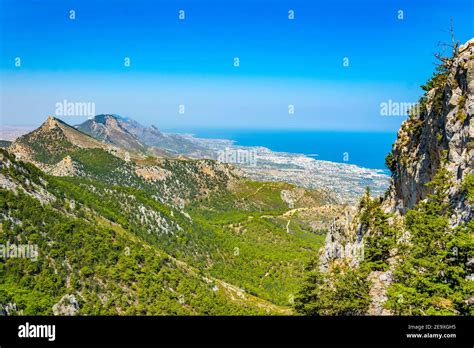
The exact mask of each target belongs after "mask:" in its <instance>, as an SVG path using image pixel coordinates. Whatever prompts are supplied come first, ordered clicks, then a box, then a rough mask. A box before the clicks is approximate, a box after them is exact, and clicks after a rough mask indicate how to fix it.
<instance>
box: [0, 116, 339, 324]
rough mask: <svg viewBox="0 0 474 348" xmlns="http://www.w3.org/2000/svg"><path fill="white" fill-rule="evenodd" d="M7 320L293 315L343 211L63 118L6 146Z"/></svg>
mask: <svg viewBox="0 0 474 348" xmlns="http://www.w3.org/2000/svg"><path fill="white" fill-rule="evenodd" d="M0 151H1V158H0V170H1V171H0V223H1V232H0V244H1V245H33V246H37V247H38V251H39V253H38V257H37V259H36V260H32V259H28V258H16V257H7V258H0V272H1V274H0V306H1V308H0V310H1V311H2V313H4V314H8V315H11V314H58V315H64V314H78V315H85V314H137V315H152V314H170V315H178V314H190V315H194V314H212V315H217V314H229V315H234V314H291V313H292V311H293V310H292V302H293V298H294V295H295V294H296V291H297V289H298V286H299V282H300V281H301V277H302V275H303V269H304V265H305V264H306V263H307V262H308V261H309V260H310V257H311V255H314V254H315V253H317V252H318V250H319V248H320V247H321V245H322V244H323V241H324V235H325V234H326V232H327V230H328V226H329V224H330V223H331V221H332V219H333V217H334V216H335V215H336V214H337V213H338V211H339V209H340V207H339V206H337V205H335V204H334V202H333V201H332V200H331V199H330V198H328V197H329V196H328V195H327V193H326V192H323V191H311V190H305V189H302V188H298V187H295V186H293V185H289V184H285V183H261V182H254V181H249V180H247V179H244V178H241V177H240V176H239V173H238V171H236V170H235V169H234V168H233V167H231V166H229V165H227V164H222V163H218V162H215V161H212V160H183V159H176V158H158V157H152V156H150V155H146V154H143V153H140V152H139V151H138V152H133V151H126V150H125V149H124V148H121V147H118V146H115V145H112V144H107V143H104V142H100V141H98V140H96V139H94V138H91V137H90V136H89V135H87V134H85V133H83V132H80V131H78V130H76V129H74V128H73V127H70V126H69V125H67V124H65V123H64V122H62V121H60V120H57V119H55V118H52V117H50V118H48V120H47V121H46V122H45V123H44V124H43V125H42V126H41V127H40V128H38V129H37V130H35V131H33V132H31V133H29V134H27V135H25V136H23V137H20V138H19V139H17V140H16V141H15V142H13V143H12V144H10V145H9V147H8V148H7V150H0Z"/></svg>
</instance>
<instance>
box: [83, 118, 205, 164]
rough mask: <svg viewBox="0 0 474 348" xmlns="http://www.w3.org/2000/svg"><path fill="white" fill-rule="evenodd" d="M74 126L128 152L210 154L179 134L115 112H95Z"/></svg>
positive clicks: (194, 156)
mask: <svg viewBox="0 0 474 348" xmlns="http://www.w3.org/2000/svg"><path fill="white" fill-rule="evenodd" d="M75 128H76V129H78V130H80V131H82V132H84V133H86V134H88V135H90V136H91V137H93V138H95V139H97V140H100V141H102V142H105V143H108V144H113V145H116V146H120V147H122V148H124V149H129V150H130V151H138V152H141V153H152V154H154V155H160V154H161V155H168V156H179V155H184V156H188V157H193V158H203V157H212V152H211V151H210V150H209V149H207V148H204V147H202V146H200V145H199V144H197V143H194V142H192V141H191V140H189V139H188V138H186V137H184V136H182V135H179V134H166V133H163V132H161V131H160V130H159V129H158V128H157V127H155V126H153V125H152V126H149V127H145V126H143V125H141V124H140V123H138V122H137V121H134V120H132V119H130V118H127V117H122V116H119V115H112V114H101V115H97V116H95V117H94V118H93V119H90V120H87V121H85V122H84V123H82V124H79V125H76V126H75ZM157 149H158V151H157ZM159 150H161V153H160V151H159Z"/></svg>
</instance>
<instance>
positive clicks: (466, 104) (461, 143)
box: [319, 39, 474, 315]
mask: <svg viewBox="0 0 474 348" xmlns="http://www.w3.org/2000/svg"><path fill="white" fill-rule="evenodd" d="M423 89H424V90H425V92H426V93H425V94H424V95H423V96H422V97H421V98H420V101H419V103H418V105H417V106H416V107H415V108H413V109H412V110H411V112H410V115H409V117H408V118H407V120H406V121H404V122H403V123H402V125H401V127H400V130H399V131H398V136H397V140H396V141H395V143H394V145H393V147H392V152H391V153H390V154H389V155H388V156H387V165H388V167H389V168H390V170H391V171H392V178H391V184H390V187H389V189H388V190H387V192H386V194H385V197H383V198H382V197H380V198H375V199H371V198H370V197H368V196H365V198H364V199H365V200H366V202H375V203H376V204H377V205H378V206H380V207H381V210H382V211H383V212H384V213H385V214H387V215H386V216H388V218H387V223H388V225H389V226H390V227H389V228H391V229H392V230H393V231H396V232H395V234H396V235H397V237H396V238H395V239H396V243H400V242H402V243H403V242H405V241H408V240H409V239H410V233H409V232H407V231H405V230H404V228H403V223H402V222H403V220H404V214H405V213H406V211H407V210H408V209H410V208H413V207H414V206H415V205H416V204H417V203H419V202H420V201H422V200H425V199H426V198H427V197H428V195H430V194H431V193H432V192H431V190H432V188H431V187H430V186H427V184H428V183H429V182H431V181H432V180H433V179H434V176H435V174H436V172H437V171H438V170H439V169H440V168H445V169H447V171H448V172H449V176H450V179H449V180H450V181H451V182H450V186H449V187H450V188H449V192H448V200H449V205H450V207H451V208H452V211H453V214H452V216H451V217H450V223H451V226H453V227H455V226H458V225H461V224H463V223H465V222H468V221H470V220H472V218H473V215H474V208H473V205H472V201H471V202H470V201H469V200H468V198H467V193H466V192H465V190H464V189H463V182H464V181H465V180H466V178H467V176H468V175H472V174H473V173H474V170H473V160H474V119H473V117H472V115H473V111H474V97H473V91H474V39H471V40H469V41H468V42H467V43H466V44H464V45H461V46H459V48H457V47H455V51H454V54H453V57H452V58H446V59H445V60H444V63H443V64H442V65H441V67H440V69H439V71H438V72H437V73H436V74H434V76H433V78H432V79H431V80H430V81H429V82H428V83H427V84H426V85H425V86H423ZM368 204H372V203H368ZM363 215H364V209H363V208H361V205H360V206H359V207H358V208H353V209H345V210H344V211H343V212H342V213H341V214H340V216H339V217H338V218H336V219H335V221H334V223H333V224H332V226H331V228H330V230H329V232H328V234H327V237H326V242H325V245H324V247H323V248H322V249H321V252H320V255H319V261H320V263H319V264H320V268H321V270H322V271H323V272H330V270H331V264H332V263H334V262H336V263H337V262H346V263H348V264H349V265H351V266H352V267H357V266H358V265H359V263H360V261H361V260H362V259H363V258H364V255H363V249H364V244H366V239H367V238H368V236H371V235H374V234H376V233H379V232H377V228H374V229H371V227H370V226H369V225H368V224H367V223H366V222H364V216H363ZM396 248H397V247H395V248H394V249H396ZM397 262H400V260H399V259H398V257H397V256H396V250H392V251H391V252H390V257H389V259H388V260H387V264H388V265H389V267H388V268H387V269H385V270H384V271H373V272H371V274H370V275H369V277H368V278H369V279H370V280H371V284H372V286H371V290H370V296H371V298H372V303H371V305H370V308H369V310H368V313H369V314H372V315H384V314H390V312H389V311H387V310H386V309H384V307H383V303H384V301H385V300H386V299H387V298H386V290H387V287H388V286H389V285H390V283H391V281H392V276H393V270H394V268H395V267H396V264H397Z"/></svg>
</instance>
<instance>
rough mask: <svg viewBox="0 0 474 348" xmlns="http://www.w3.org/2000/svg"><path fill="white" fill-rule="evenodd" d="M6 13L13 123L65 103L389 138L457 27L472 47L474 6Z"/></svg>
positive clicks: (71, 4) (109, 7) (17, 5)
mask: <svg viewBox="0 0 474 348" xmlns="http://www.w3.org/2000/svg"><path fill="white" fill-rule="evenodd" d="M0 4H1V5H0V30H1V31H0V45H1V47H0V50H1V51H0V77H1V80H0V97H1V99H0V101H1V105H0V116H1V121H2V123H3V124H9V125H14V124H16V125H21V124H23V125H36V124H39V123H41V122H42V121H43V120H44V119H45V118H46V116H47V115H49V114H53V115H54V114H55V112H56V103H58V102H62V101H63V100H67V101H69V102H77V103H79V102H87V103H94V105H95V111H96V113H97V114H98V113H115V114H120V115H123V116H128V117H131V118H134V119H136V120H138V121H140V122H142V123H144V124H155V125H156V126H158V127H159V128H164V129H170V128H173V129H192V128H259V129H266V128H283V129H289V128H298V129H340V130H388V131H393V130H396V129H397V128H398V126H399V125H400V123H401V121H402V120H403V117H401V116H381V115H380V104H381V103H383V102H387V101H388V100H390V99H391V100H392V101H395V102H415V101H416V100H417V99H418V97H419V96H420V94H421V90H420V89H419V86H420V85H421V84H423V83H424V82H425V81H426V79H427V78H428V77H429V76H430V75H431V74H432V72H433V70H434V62H435V59H434V57H433V54H434V53H436V52H438V51H439V50H440V47H439V46H438V43H439V42H440V41H446V42H449V40H450V35H449V33H448V32H447V31H448V29H449V26H450V20H451V19H452V20H453V22H454V29H455V33H456V36H457V38H458V39H459V40H460V41H461V42H462V43H463V42H465V41H467V40H468V39H470V38H471V37H473V36H474V35H473V33H474V30H473V13H474V9H473V1H472V0H418V1H416V0H397V1H394V0H383V1H381V0H372V1H368V0H359V1H358V0H351V1H349V0H331V1H329V0H328V1H324V2H323V1H316V0H304V1H302V0H273V1H270V0H238V1H237V0H235V1H225V0H220V1H217V0H214V1H211V0H182V1H177V0H176V1H160V0H155V1H152V0H148V1H144V0H127V1H124V0H115V1H101V0H80V1H77V0H68V1H64V0H36V1H35V0H29V1H23V0H0ZM70 10H74V11H75V18H74V19H71V18H70V17H71V13H70ZM180 10H184V11H185V19H184V20H180V19H179V18H178V15H179V11H180ZM289 10H294V19H293V20H290V19H288V11H289ZM400 10H401V11H403V14H401V13H400V12H399V11H400ZM401 16H403V18H402V19H401V18H400V17H401ZM126 57H128V58H129V59H130V66H124V62H125V58H126ZM235 57H238V58H239V59H240V66H239V67H235V66H234V58H235ZM17 58H20V59H21V66H17V65H18V64H17V63H18V60H17ZM344 58H348V62H349V64H348V66H344V64H343V63H344ZM290 104H291V105H294V114H290V113H288V105H290ZM179 105H184V107H185V111H184V114H180V113H179ZM58 117H60V118H62V119H64V120H65V121H66V122H69V123H78V122H81V121H83V120H85V119H86V116H85V115H84V116H80V117H71V116H65V117H61V116H58Z"/></svg>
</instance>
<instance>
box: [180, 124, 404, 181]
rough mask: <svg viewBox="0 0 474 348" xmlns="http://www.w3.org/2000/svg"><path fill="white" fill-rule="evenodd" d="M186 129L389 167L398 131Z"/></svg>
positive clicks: (207, 135)
mask: <svg viewBox="0 0 474 348" xmlns="http://www.w3.org/2000/svg"><path fill="white" fill-rule="evenodd" d="M174 131H175V132H177V131H176V130H174ZM180 132H183V131H180ZM186 132H187V133H191V134H193V135H194V136H195V137H198V138H209V139H212V138H214V139H229V140H233V141H235V143H236V145H242V146H263V147H267V148H269V149H270V150H272V151H278V152H290V153H298V154H305V155H307V156H309V157H313V158H315V159H319V160H325V161H331V162H337V163H348V164H355V165H357V166H360V167H365V168H371V169H384V170H387V168H386V166H385V156H386V155H387V153H389V152H390V151H391V148H392V144H393V143H394V141H395V139H396V137H397V133H396V132H358V131H326V130H308V131H305V130H249V129H241V130H235V129H193V130H187V131H186ZM345 155H346V156H345ZM345 159H347V160H345ZM387 173H388V170H387Z"/></svg>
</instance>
